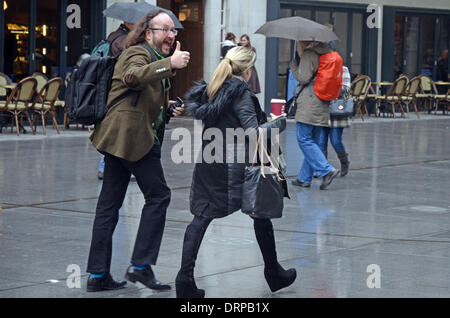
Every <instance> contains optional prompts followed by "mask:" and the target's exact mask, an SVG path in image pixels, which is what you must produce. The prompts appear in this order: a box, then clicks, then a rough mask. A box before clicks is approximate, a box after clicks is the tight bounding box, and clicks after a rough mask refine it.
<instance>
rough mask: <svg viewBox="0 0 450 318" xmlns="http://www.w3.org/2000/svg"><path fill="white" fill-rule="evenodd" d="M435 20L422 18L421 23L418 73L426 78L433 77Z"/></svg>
mask: <svg viewBox="0 0 450 318" xmlns="http://www.w3.org/2000/svg"><path fill="white" fill-rule="evenodd" d="M434 26H435V18H434V17H424V18H423V23H422V43H421V45H422V56H421V57H420V61H421V67H420V73H421V74H425V75H427V76H432V75H433V66H434V38H435V36H434V32H435V30H434V29H435V28H434Z"/></svg>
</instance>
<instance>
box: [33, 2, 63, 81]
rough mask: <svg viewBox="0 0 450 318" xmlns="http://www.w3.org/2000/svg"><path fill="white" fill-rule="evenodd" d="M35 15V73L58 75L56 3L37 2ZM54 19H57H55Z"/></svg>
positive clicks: (49, 76) (57, 19)
mask: <svg viewBox="0 0 450 318" xmlns="http://www.w3.org/2000/svg"><path fill="white" fill-rule="evenodd" d="M36 13H37V15H36V19H37V20H36V69H35V71H36V72H40V73H43V74H45V75H46V76H47V77H48V78H52V77H54V76H55V75H58V71H59V59H58V56H59V52H58V26H59V15H58V1H57V0H47V1H38V3H37V12H36ZM55 17H58V18H56V19H55Z"/></svg>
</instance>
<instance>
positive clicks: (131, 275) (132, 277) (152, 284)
mask: <svg viewBox="0 0 450 318" xmlns="http://www.w3.org/2000/svg"><path fill="white" fill-rule="evenodd" d="M125 279H127V280H129V281H130V282H132V283H136V282H140V283H142V284H143V285H145V286H147V287H148V288H150V289H154V290H169V289H171V287H170V285H167V284H163V283H161V282H160V281H159V280H157V279H156V277H155V274H153V271H152V268H151V267H150V266H149V267H148V268H147V269H144V270H138V269H136V268H135V267H134V266H132V265H131V266H129V267H128V269H127V273H126V274H125Z"/></svg>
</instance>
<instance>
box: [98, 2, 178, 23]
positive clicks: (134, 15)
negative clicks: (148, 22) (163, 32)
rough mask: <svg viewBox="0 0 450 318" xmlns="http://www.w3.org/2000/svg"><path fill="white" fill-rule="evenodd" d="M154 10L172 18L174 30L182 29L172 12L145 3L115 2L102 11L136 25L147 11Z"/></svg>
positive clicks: (107, 15) (106, 15)
mask: <svg viewBox="0 0 450 318" xmlns="http://www.w3.org/2000/svg"><path fill="white" fill-rule="evenodd" d="M155 9H158V10H163V11H165V12H166V13H167V14H168V15H169V16H170V17H171V18H172V20H173V23H174V24H175V28H176V29H183V26H182V25H181V23H180V21H178V19H177V17H176V16H175V14H173V12H172V11H170V10H167V9H163V8H160V7H157V6H154V5H151V4H149V3H147V2H116V3H114V4H113V5H111V6H109V7H108V8H106V9H105V10H103V15H104V16H105V17H109V18H113V19H117V20H121V21H124V22H129V23H137V22H138V21H139V20H140V19H142V18H143V17H144V16H145V15H146V14H147V13H148V12H149V11H151V10H155Z"/></svg>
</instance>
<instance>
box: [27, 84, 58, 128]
mask: <svg viewBox="0 0 450 318" xmlns="http://www.w3.org/2000/svg"><path fill="white" fill-rule="evenodd" d="M62 82H63V81H62V78H60V77H56V78H53V79H51V80H50V81H48V82H47V84H45V85H44V87H42V88H41V90H40V91H39V94H38V95H37V97H36V98H35V100H34V103H33V105H32V106H31V109H32V110H33V111H34V112H35V113H37V114H39V115H41V121H42V131H43V133H44V135H45V134H46V131H45V115H47V114H48V113H50V114H51V115H52V120H53V127H54V128H56V131H57V132H58V134H59V127H58V123H57V121H56V109H55V102H56V101H57V99H58V95H59V90H60V89H61V85H62ZM36 120H37V116H34V118H33V125H34V132H33V133H36V125H35V123H36Z"/></svg>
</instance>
